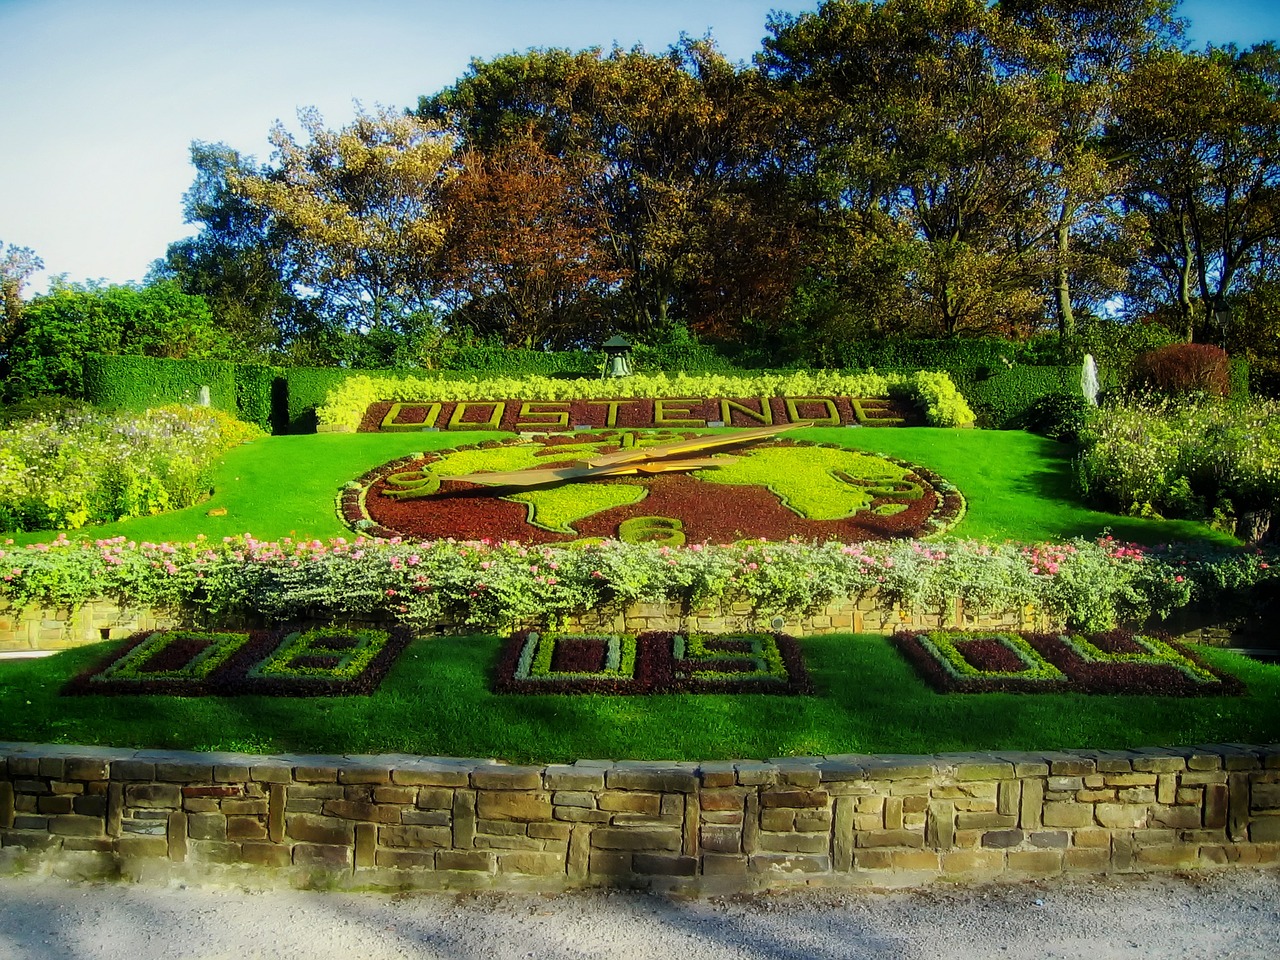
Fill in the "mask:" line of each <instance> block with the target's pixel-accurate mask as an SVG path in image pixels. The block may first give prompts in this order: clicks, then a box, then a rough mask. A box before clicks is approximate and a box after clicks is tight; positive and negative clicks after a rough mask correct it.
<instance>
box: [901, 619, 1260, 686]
mask: <svg viewBox="0 0 1280 960" xmlns="http://www.w3.org/2000/svg"><path fill="white" fill-rule="evenodd" d="M991 641H994V642H996V643H998V644H1000V645H1001V646H1002V647H1003V648H1004V649H1006V650H1007V651H1009V652H1010V653H1011V654H1013V655H1014V656H1015V657H1016V658H1017V660H1018V661H1020V662H1021V663H1022V664H1023V665H1024V668H1023V669H1022V670H991V669H982V668H981V667H979V666H977V665H975V664H974V663H973V662H972V661H971V660H970V659H969V658H968V657H966V655H965V650H964V648H965V646H966V645H968V644H971V643H975V642H991ZM893 642H894V644H895V645H896V646H897V647H898V649H899V650H900V651H901V652H902V654H903V656H904V657H905V658H906V659H907V661H908V662H909V663H910V664H911V665H912V667H914V668H915V670H916V672H917V673H918V674H919V675H920V676H921V677H922V678H923V679H924V680H926V681H927V682H928V683H929V684H930V685H931V686H933V687H934V688H935V689H937V690H938V691H940V692H942V693H993V692H1013V693H1060V692H1072V693H1095V694H1129V695H1135V696H1161V695H1165V696H1179V697H1185V696H1201V695H1231V696H1234V695H1238V694H1241V693H1243V692H1244V685H1243V684H1242V683H1241V682H1240V680H1239V679H1238V678H1236V677H1234V676H1231V675H1230V674H1228V673H1224V672H1222V671H1219V670H1214V669H1212V668H1211V667H1209V666H1207V665H1206V664H1205V663H1204V662H1203V661H1201V660H1200V659H1199V658H1198V657H1196V656H1195V655H1194V654H1192V653H1191V652H1190V651H1189V650H1187V649H1186V648H1185V647H1183V646H1181V645H1180V644H1177V643H1174V642H1173V641H1172V640H1170V639H1169V638H1167V637H1162V636H1159V635H1155V634H1151V633H1135V632H1134V631H1131V630H1110V631H1105V632H1101V633H1095V634H1092V635H1090V636H1083V635H1079V634H1058V633H1009V632H990V631H980V632H979V631H974V632H969V631H961V630H915V631H902V632H899V633H895V634H894V635H893Z"/></svg>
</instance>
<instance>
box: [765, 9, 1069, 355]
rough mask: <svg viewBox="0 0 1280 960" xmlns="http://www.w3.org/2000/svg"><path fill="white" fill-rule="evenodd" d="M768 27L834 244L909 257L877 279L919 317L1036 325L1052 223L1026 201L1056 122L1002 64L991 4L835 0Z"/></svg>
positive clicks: (931, 322)
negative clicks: (1034, 239) (1041, 113)
mask: <svg viewBox="0 0 1280 960" xmlns="http://www.w3.org/2000/svg"><path fill="white" fill-rule="evenodd" d="M769 29H770V32H771V36H770V37H768V38H766V40H765V50H764V54H763V55H762V58H761V62H762V65H763V67H764V69H765V71H766V73H767V75H768V76H769V77H770V78H771V79H772V80H773V81H774V83H775V84H776V85H777V86H778V87H779V89H780V90H781V91H782V95H783V96H785V97H787V98H788V99H789V100H790V101H791V103H792V104H794V108H793V109H792V111H791V113H792V115H793V116H794V117H795V118H796V123H797V129H796V133H795V135H794V136H795V141H796V142H797V143H798V144H801V145H802V146H803V148H804V150H806V151H807V152H808V157H807V159H805V160H804V161H803V162H802V163H801V164H800V168H801V169H802V170H803V172H804V174H803V176H804V187H805V189H806V191H807V193H808V196H809V201H810V203H811V204H813V205H814V207H815V208H816V209H817V211H818V213H819V215H820V216H821V217H822V218H823V219H825V220H827V221H828V222H829V223H831V224H834V226H835V235H834V237H833V239H834V240H835V241H836V246H837V247H843V246H845V244H849V245H851V246H852V247H854V248H857V247H859V246H865V245H866V243H865V241H864V240H862V239H861V238H860V237H859V235H860V234H861V235H867V234H870V235H871V236H872V237H874V238H875V239H876V241H877V242H876V244H875V246H876V247H878V248H883V250H884V251H885V256H883V257H882V258H881V259H882V261H883V262H885V263H893V262H897V263H898V264H899V265H900V267H901V272H900V273H899V274H898V275H896V276H885V277H882V278H881V282H882V283H893V284H902V285H903V286H904V287H905V288H906V290H907V291H908V293H909V294H910V296H911V298H912V299H913V300H914V302H915V310H914V311H913V312H914V313H915V322H914V325H915V326H917V327H919V328H926V329H932V330H933V331H935V332H940V333H944V334H948V335H950V334H955V333H957V332H959V331H961V330H1005V331H1008V330H1011V329H1015V328H1017V327H1019V326H1022V325H1025V324H1028V323H1034V322H1035V318H1036V316H1037V315H1038V312H1039V310H1038V304H1037V302H1036V294H1037V286H1038V283H1039V280H1038V278H1039V276H1040V272H1041V271H1042V270H1043V263H1042V262H1041V259H1040V251H1039V250H1038V249H1037V247H1036V246H1035V244H1033V243H1030V242H1028V237H1031V236H1034V235H1036V233H1037V232H1039V230H1040V229H1042V227H1041V225H1040V224H1039V223H1037V222H1035V221H1034V220H1033V219H1032V217H1033V215H1034V213H1035V210H1034V208H1033V207H1032V206H1031V205H1030V204H1028V202H1027V198H1028V195H1029V192H1030V189H1031V182H1030V171H1031V164H1032V160H1033V159H1034V158H1035V157H1036V156H1038V155H1039V154H1040V153H1041V152H1042V151H1043V149H1044V146H1045V143H1044V141H1045V138H1046V132H1045V130H1044V129H1043V127H1042V126H1041V125H1039V124H1038V123H1037V122H1036V116H1035V106H1036V105H1035V98H1034V91H1033V90H1032V89H1031V88H1030V85H1029V84H1028V83H1026V82H1022V81H1019V80H1018V79H1017V78H1009V77H1006V76H1004V75H1003V74H1004V73H1005V72H1006V71H1005V65H1006V62H1007V59H1008V51H1007V50H1006V49H1005V48H1004V47H1003V46H1002V45H1001V43H1002V37H1001V33H1000V22H999V20H998V17H997V14H996V12H995V11H994V10H993V9H991V8H990V7H988V5H987V4H986V3H984V2H982V0H884V2H883V3H872V2H869V0H827V2H825V3H823V4H822V5H821V6H820V7H819V8H818V10H817V11H815V12H812V13H803V14H800V15H798V16H791V15H781V16H776V17H774V18H772V19H771V20H770V23H769ZM840 234H843V236H840ZM904 320H905V322H906V323H907V324H909V325H910V324H912V319H911V317H910V316H908V317H907V318H904Z"/></svg>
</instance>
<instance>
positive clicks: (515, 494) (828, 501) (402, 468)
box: [339, 431, 964, 546]
mask: <svg viewBox="0 0 1280 960" xmlns="http://www.w3.org/2000/svg"><path fill="white" fill-rule="evenodd" d="M681 436H683V437H686V438H694V437H697V436H698V435H697V434H692V433H686V434H681ZM638 438H639V439H638ZM661 439H664V440H665V439H669V437H662V438H661ZM646 442H648V441H647V440H646V439H644V438H643V437H642V436H641V435H637V434H631V433H626V432H622V433H619V432H614V431H606V432H599V433H591V434H585V435H582V434H580V435H571V436H544V437H535V438H533V439H532V440H521V439H515V440H508V441H496V440H494V441H485V442H483V443H480V444H475V445H464V446H459V447H454V448H450V449H446V450H440V451H436V452H433V453H426V454H420V455H416V456H410V457H406V458H402V459H399V460H395V461H392V462H390V463H387V464H384V465H383V466H381V467H379V468H377V469H375V470H373V471H370V472H369V473H367V474H365V475H364V476H363V477H361V478H360V479H359V480H358V481H356V482H354V483H352V484H348V486H347V489H345V490H344V491H343V493H342V495H341V497H340V502H339V509H340V512H341V515H342V517H343V519H344V520H345V521H346V522H347V523H348V524H350V525H351V526H352V527H353V528H354V529H356V530H359V531H361V532H364V533H368V534H371V535H374V536H381V537H405V538H413V539H423V540H438V539H447V538H453V539H457V540H478V539H482V538H488V539H491V540H498V541H516V542H520V543H526V544H554V543H561V544H565V543H572V542H580V541H584V540H586V541H594V540H605V539H620V540H624V541H627V542H631V543H639V542H645V543H662V544H666V545H668V546H679V545H682V544H684V543H702V542H712V543H730V542H734V541H737V540H742V539H745V538H759V539H765V540H773V541H781V540H787V539H791V538H795V539H800V540H805V541H818V542H824V541H839V542H844V543H857V542H863V541H872V540H890V539H897V538H904V537H923V536H933V535H936V534H939V533H942V532H943V531H945V530H946V529H948V528H949V527H951V526H952V525H954V524H955V523H956V521H958V520H959V519H960V517H961V516H962V515H963V513H964V498H963V497H962V496H961V494H960V492H959V491H958V490H957V489H956V488H955V487H953V486H952V485H951V484H949V483H947V482H946V481H944V480H943V479H941V478H940V477H938V476H937V475H935V474H934V473H932V472H931V471H929V470H926V469H924V468H923V467H919V466H917V465H914V464H911V463H907V462H905V461H901V460H896V459H894V458H891V457H885V456H881V455H878V454H870V453H865V452H862V451H858V450H852V449H848V448H845V447H841V446H839V445H837V444H815V443H807V442H803V441H793V440H787V439H784V440H777V441H774V442H771V443H767V444H763V445H759V446H752V447H747V448H744V449H740V450H734V451H733V452H732V456H729V457H714V458H711V460H712V461H713V463H712V464H709V465H708V466H705V467H702V468H700V469H694V470H690V471H688V472H671V473H655V474H650V475H646V474H637V475H625V476H609V477H597V478H594V479H590V480H589V481H585V482H584V481H565V482H560V483H556V484H550V485H547V486H543V487H538V488H527V489H526V488H518V489H517V488H512V487H504V488H497V487H493V486H486V485H484V484H483V483H476V482H470V481H468V480H467V479H466V478H467V476H468V475H473V474H482V473H486V472H499V471H519V470H533V469H537V468H544V467H545V468H556V467H564V466H568V465H571V464H575V463H582V462H583V461H584V460H586V459H589V458H590V457H593V456H598V455H600V454H602V453H606V452H609V451H616V450H617V449H619V447H620V446H623V445H625V444H629V443H631V444H641V445H643V444H644V443H646Z"/></svg>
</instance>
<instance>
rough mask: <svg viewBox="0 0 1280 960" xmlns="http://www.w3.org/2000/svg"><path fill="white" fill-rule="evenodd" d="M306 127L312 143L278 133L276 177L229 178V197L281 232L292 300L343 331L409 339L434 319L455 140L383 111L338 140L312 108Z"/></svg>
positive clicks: (232, 173)
mask: <svg viewBox="0 0 1280 960" xmlns="http://www.w3.org/2000/svg"><path fill="white" fill-rule="evenodd" d="M299 119H300V121H301V123H302V126H303V129H304V130H305V132H306V134H307V136H308V138H309V140H308V142H306V143H298V142H297V141H296V140H295V139H294V138H293V136H292V135H291V134H290V133H289V132H288V131H287V130H286V129H285V128H284V126H283V125H281V124H277V125H276V126H275V128H274V129H273V130H272V132H271V142H272V144H273V146H274V147H275V161H276V163H277V166H276V168H275V169H272V170H264V171H250V170H245V169H243V168H235V169H229V170H228V171H227V182H228V185H229V186H230V188H231V190H232V191H234V193H235V194H236V195H237V196H239V197H242V198H244V199H245V200H246V201H247V202H248V203H250V204H251V205H253V206H255V207H256V208H257V209H259V210H261V211H263V212H264V213H265V214H266V216H267V223H268V229H269V230H276V229H278V230H279V231H280V235H281V237H282V240H283V242H284V244H285V246H286V250H287V256H288V258H289V261H290V263H291V265H292V272H291V274H290V276H289V280H290V282H291V283H292V284H293V288H294V293H295V294H296V295H298V296H300V297H302V298H304V299H305V300H307V302H308V303H309V304H310V305H311V306H312V307H313V309H314V310H315V311H316V312H317V313H318V314H320V315H321V316H323V317H324V318H326V319H327V320H329V322H331V323H333V324H336V325H337V326H338V327H340V328H343V329H346V330H359V331H361V332H369V331H371V330H374V329H378V328H387V329H390V330H393V331H400V330H401V328H405V327H406V326H407V325H412V324H413V323H415V322H418V321H419V320H420V319H421V318H422V317H424V316H430V307H431V301H432V298H433V296H434V294H435V292H436V279H435V263H434V260H435V257H436V255H437V254H438V253H439V251H440V248H441V247H442V245H443V243H444V238H445V221H444V218H443V216H442V211H441V199H440V195H441V190H442V189H443V188H444V186H445V185H446V184H447V183H448V182H449V180H450V179H451V178H452V176H453V175H454V173H455V168H456V165H455V162H454V142H453V138H452V137H450V136H448V135H446V134H445V133H444V132H443V131H442V130H441V129H440V128H439V127H438V126H436V125H435V124H431V123H427V122H424V121H422V120H418V119H416V118H414V117H411V116H404V115H401V114H397V113H395V112H394V111H392V110H389V109H386V108H380V109H379V110H377V111H376V112H375V113H373V114H367V113H365V112H363V111H360V112H359V113H358V114H357V116H356V119H355V120H354V121H353V122H352V123H351V124H350V125H348V126H346V127H344V128H342V129H341V130H337V131H332V130H328V129H326V128H325V127H324V124H323V121H322V119H321V117H320V114H319V113H318V112H317V111H315V110H314V109H310V110H304V111H302V112H301V113H300V114H299Z"/></svg>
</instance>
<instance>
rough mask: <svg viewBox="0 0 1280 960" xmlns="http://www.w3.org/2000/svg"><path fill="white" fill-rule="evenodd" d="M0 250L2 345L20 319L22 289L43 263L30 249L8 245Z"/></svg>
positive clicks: (41, 268)
mask: <svg viewBox="0 0 1280 960" xmlns="http://www.w3.org/2000/svg"><path fill="white" fill-rule="evenodd" d="M0 249H4V256H3V257H0V314H2V315H3V320H4V327H3V329H0V343H3V342H4V341H5V340H6V339H7V338H8V336H10V335H11V334H12V333H13V331H14V330H15V329H17V326H18V321H20V320H21V319H22V307H23V302H22V288H23V287H24V286H25V285H26V283H27V281H28V280H29V279H30V278H31V276H32V274H35V273H38V272H39V271H41V270H43V269H44V261H43V260H41V259H40V258H39V257H37V256H36V252H35V251H34V250H32V249H31V248H30V247H15V246H14V245H13V244H9V246H8V247H7V248H3V247H0Z"/></svg>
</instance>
